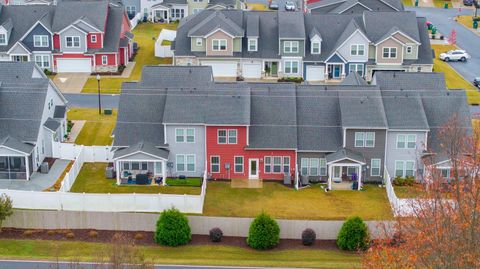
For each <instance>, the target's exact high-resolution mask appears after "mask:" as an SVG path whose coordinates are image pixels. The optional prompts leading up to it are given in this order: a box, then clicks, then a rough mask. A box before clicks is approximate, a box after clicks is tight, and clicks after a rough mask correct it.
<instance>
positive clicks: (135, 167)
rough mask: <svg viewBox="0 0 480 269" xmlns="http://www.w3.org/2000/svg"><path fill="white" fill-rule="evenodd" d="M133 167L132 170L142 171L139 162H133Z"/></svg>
mask: <svg viewBox="0 0 480 269" xmlns="http://www.w3.org/2000/svg"><path fill="white" fill-rule="evenodd" d="M131 166H132V170H140V163H139V162H132V163H131Z"/></svg>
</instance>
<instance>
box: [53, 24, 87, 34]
mask: <svg viewBox="0 0 480 269" xmlns="http://www.w3.org/2000/svg"><path fill="white" fill-rule="evenodd" d="M59 34H61V35H72V34H73V35H85V34H86V32H85V31H84V30H81V29H80V28H77V27H76V26H75V25H70V26H67V27H66V28H65V29H63V30H62V31H60V32H59Z"/></svg>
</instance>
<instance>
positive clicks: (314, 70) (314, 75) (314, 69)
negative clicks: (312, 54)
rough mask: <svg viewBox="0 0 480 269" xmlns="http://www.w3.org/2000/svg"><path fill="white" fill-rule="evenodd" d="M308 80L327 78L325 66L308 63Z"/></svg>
mask: <svg viewBox="0 0 480 269" xmlns="http://www.w3.org/2000/svg"><path fill="white" fill-rule="evenodd" d="M306 80H307V81H323V80H325V67H324V66H320V65H307V79H306Z"/></svg>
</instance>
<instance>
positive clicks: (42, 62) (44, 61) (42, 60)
mask: <svg viewBox="0 0 480 269" xmlns="http://www.w3.org/2000/svg"><path fill="white" fill-rule="evenodd" d="M35 63H37V65H38V66H39V67H41V68H50V55H35Z"/></svg>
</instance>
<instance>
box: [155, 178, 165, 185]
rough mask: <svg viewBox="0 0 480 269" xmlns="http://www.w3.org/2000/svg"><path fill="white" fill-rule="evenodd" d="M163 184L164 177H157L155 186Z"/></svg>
mask: <svg viewBox="0 0 480 269" xmlns="http://www.w3.org/2000/svg"><path fill="white" fill-rule="evenodd" d="M162 182H163V177H157V178H155V184H157V185H160V184H162Z"/></svg>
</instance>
